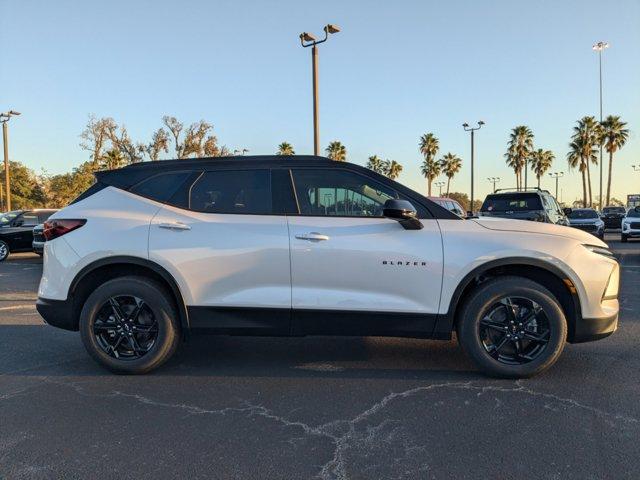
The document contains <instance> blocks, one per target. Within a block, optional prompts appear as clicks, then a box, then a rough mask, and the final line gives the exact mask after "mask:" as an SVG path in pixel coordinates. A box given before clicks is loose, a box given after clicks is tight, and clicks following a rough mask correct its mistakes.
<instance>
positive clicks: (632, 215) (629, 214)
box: [627, 208, 640, 218]
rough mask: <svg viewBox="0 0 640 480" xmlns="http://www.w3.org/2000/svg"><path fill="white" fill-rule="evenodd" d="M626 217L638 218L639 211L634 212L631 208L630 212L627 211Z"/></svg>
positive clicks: (639, 215)
mask: <svg viewBox="0 0 640 480" xmlns="http://www.w3.org/2000/svg"><path fill="white" fill-rule="evenodd" d="M627 217H629V218H638V217H640V210H636V209H634V208H632V209H631V210H629V213H627Z"/></svg>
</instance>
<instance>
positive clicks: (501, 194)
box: [480, 188, 569, 225]
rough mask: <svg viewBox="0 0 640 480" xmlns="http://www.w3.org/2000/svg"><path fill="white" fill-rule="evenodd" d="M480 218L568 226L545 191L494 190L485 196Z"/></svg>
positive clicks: (536, 189) (561, 212)
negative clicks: (502, 218) (501, 218)
mask: <svg viewBox="0 0 640 480" xmlns="http://www.w3.org/2000/svg"><path fill="white" fill-rule="evenodd" d="M480 216H485V217H504V218H513V219H516V220H531V221H534V222H545V223H555V224H558V225H569V221H568V220H567V217H566V215H565V214H564V212H563V210H562V208H560V205H558V202H557V201H556V199H555V198H554V197H553V195H551V194H550V193H549V192H548V191H546V190H540V189H538V188H535V189H527V190H516V191H513V190H510V191H503V190H496V191H495V193H492V194H489V195H487V198H485V200H484V203H483V204H482V207H481V208H480Z"/></svg>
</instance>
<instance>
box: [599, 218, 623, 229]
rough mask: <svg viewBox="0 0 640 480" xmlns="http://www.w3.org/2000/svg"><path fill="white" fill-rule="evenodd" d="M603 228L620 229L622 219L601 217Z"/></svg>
mask: <svg viewBox="0 0 640 480" xmlns="http://www.w3.org/2000/svg"><path fill="white" fill-rule="evenodd" d="M602 221H603V222H604V228H620V227H622V217H611V218H608V217H603V218H602Z"/></svg>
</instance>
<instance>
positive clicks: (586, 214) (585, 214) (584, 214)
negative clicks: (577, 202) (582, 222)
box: [567, 210, 598, 219]
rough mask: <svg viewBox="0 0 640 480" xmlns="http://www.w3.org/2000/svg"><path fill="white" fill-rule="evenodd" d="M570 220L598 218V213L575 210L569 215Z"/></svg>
mask: <svg viewBox="0 0 640 480" xmlns="http://www.w3.org/2000/svg"><path fill="white" fill-rule="evenodd" d="M567 216H568V217H569V218H573V219H578V218H598V213H597V212H596V211H595V210H573V211H572V212H571V213H570V214H569V215H567Z"/></svg>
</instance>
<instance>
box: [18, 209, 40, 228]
mask: <svg viewBox="0 0 640 480" xmlns="http://www.w3.org/2000/svg"><path fill="white" fill-rule="evenodd" d="M21 220H22V226H23V227H35V226H36V225H38V223H40V222H38V215H37V214H36V213H34V212H25V213H24V215H22V219H21Z"/></svg>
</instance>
